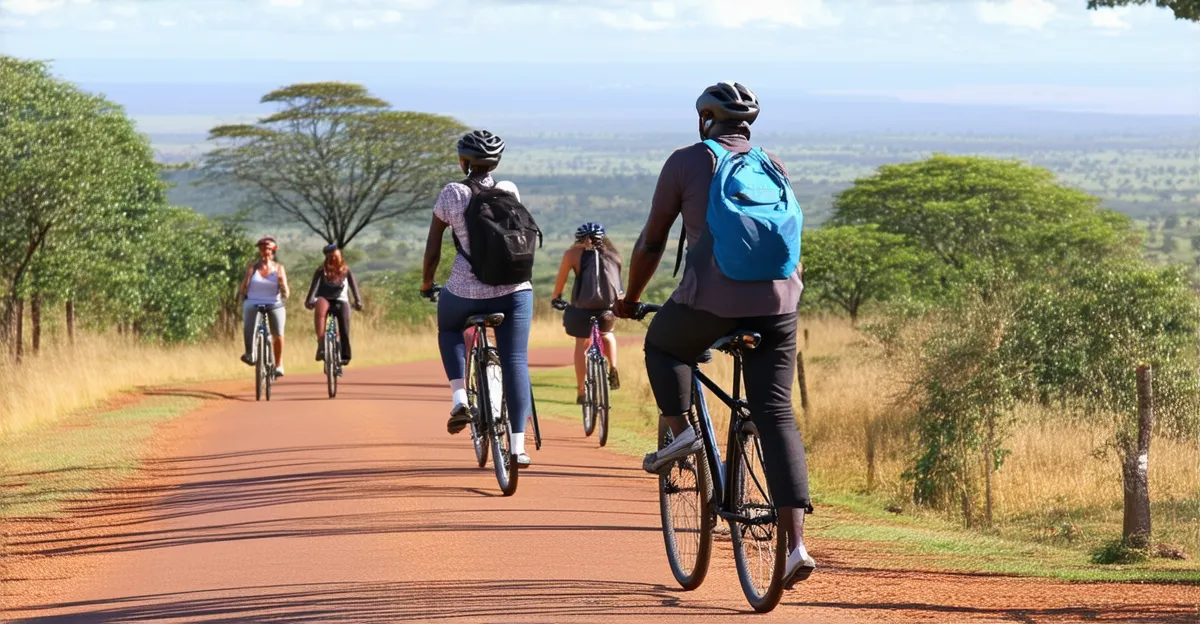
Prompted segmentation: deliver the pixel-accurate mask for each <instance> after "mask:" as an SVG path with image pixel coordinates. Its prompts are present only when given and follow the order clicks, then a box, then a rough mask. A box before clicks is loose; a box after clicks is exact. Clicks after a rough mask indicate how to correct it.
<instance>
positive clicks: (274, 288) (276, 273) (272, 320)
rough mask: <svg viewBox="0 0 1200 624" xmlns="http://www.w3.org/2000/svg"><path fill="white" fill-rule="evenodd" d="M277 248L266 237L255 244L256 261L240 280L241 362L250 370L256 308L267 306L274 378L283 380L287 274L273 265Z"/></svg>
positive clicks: (273, 240) (272, 240)
mask: <svg viewBox="0 0 1200 624" xmlns="http://www.w3.org/2000/svg"><path fill="white" fill-rule="evenodd" d="M278 250H279V245H278V244H277V243H276V242H275V239H274V238H272V237H270V236H268V237H265V238H263V239H261V240H259V241H258V259H257V260H255V261H254V262H252V263H251V264H250V266H249V267H247V268H246V277H245V279H243V280H242V286H241V297H242V299H243V302H242V337H243V338H244V340H245V343H246V352H245V353H244V354H242V361H243V362H245V363H246V364H249V365H250V366H254V356H253V355H251V353H250V351H251V349H253V348H254V330H255V325H254V319H255V316H257V314H258V311H257V309H256V308H257V307H258V306H267V322H268V323H269V325H270V328H271V335H272V337H274V339H275V345H274V348H275V376H276V377H283V330H284V327H285V326H286V324H287V310H286V309H285V308H284V307H283V300H284V299H287V298H288V295H289V294H290V292H291V291H290V290H289V289H288V281H287V271H286V270H284V268H283V265H282V264H279V263H278V262H276V261H275V252H276V251H278Z"/></svg>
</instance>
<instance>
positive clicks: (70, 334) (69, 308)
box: [67, 299, 75, 344]
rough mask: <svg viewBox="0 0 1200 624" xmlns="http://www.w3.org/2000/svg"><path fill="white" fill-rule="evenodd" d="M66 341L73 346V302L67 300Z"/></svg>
mask: <svg viewBox="0 0 1200 624" xmlns="http://www.w3.org/2000/svg"><path fill="white" fill-rule="evenodd" d="M67 341H68V342H70V343H71V344H75V302H74V301H72V300H70V299H67Z"/></svg>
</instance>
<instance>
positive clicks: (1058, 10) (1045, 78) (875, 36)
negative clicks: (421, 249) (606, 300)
mask: <svg viewBox="0 0 1200 624" xmlns="http://www.w3.org/2000/svg"><path fill="white" fill-rule="evenodd" d="M1085 5H1086V0H941V1H939V0H928V1H912V0H674V1H666V0H664V1H644V0H643V1H635V0H558V1H553V0H140V1H139V0H0V53H6V54H12V55H16V56H21V57H32V58H43V59H55V60H56V61H57V64H56V67H57V69H58V71H59V72H60V73H61V74H62V75H64V77H66V78H68V79H72V80H77V81H81V82H91V83H120V82H175V83H178V82H205V81H209V82H218V81H225V82H237V81H243V82H258V81H269V80H271V79H272V78H274V77H275V76H277V75H281V74H280V72H282V73H286V70H284V69H281V68H287V67H293V68H294V67H306V66H307V67H312V66H314V65H315V64H318V62H324V63H327V64H330V63H331V64H334V65H341V66H345V67H352V66H355V65H356V64H363V65H362V66H364V67H366V66H369V65H366V64H365V62H368V61H370V62H373V63H376V64H382V65H380V70H379V71H380V73H381V74H382V73H386V71H387V70H386V69H385V67H386V63H389V62H416V63H427V62H432V61H438V62H460V63H476V64H499V63H509V64H513V63H516V64H528V63H568V64H589V65H593V66H595V65H599V66H608V67H620V68H622V69H621V70H620V71H617V72H609V74H610V75H609V78H611V79H613V80H617V81H620V82H624V83H628V84H630V85H638V84H643V83H647V82H650V81H654V80H656V79H657V77H659V76H662V73H663V67H665V66H667V67H669V66H670V65H672V64H690V65H697V64H701V63H707V62H710V61H715V60H722V61H738V60H739V59H745V62H748V63H755V62H757V60H758V59H763V60H770V61H774V62H778V63H782V64H784V66H787V64H795V67H796V68H797V71H796V75H793V76H789V77H788V80H789V81H790V82H791V83H793V84H798V85H804V84H806V75H805V71H807V70H806V69H805V68H812V67H817V68H820V67H821V66H822V65H825V64H828V65H829V66H830V67H835V66H836V67H846V68H848V69H847V70H846V71H845V72H844V73H845V75H848V76H852V77H853V78H852V79H846V80H831V79H828V76H826V77H825V78H821V79H814V80H813V81H812V82H811V84H810V85H809V86H810V87H811V88H810V90H811V91H812V92H814V93H838V94H858V95H883V96H889V97H894V98H899V99H902V100H905V101H911V102H939V103H966V104H970V103H994V104H1013V105H1034V106H1039V105H1040V106H1048V107H1051V108H1060V109H1072V108H1079V107H1084V108H1086V107H1087V106H1091V107H1092V108H1096V107H1099V108H1100V109H1103V110H1108V111H1111V112H1129V113H1142V114H1180V113H1183V114H1200V95H1197V94H1198V93H1200V78H1198V76H1200V69H1197V68H1198V67H1200V27H1198V26H1197V25H1195V24H1191V23H1188V22H1182V21H1176V20H1175V19H1174V18H1173V16H1172V15H1171V13H1170V12H1169V11H1167V10H1163V9H1157V8H1154V7H1134V8H1126V9H1115V10H1104V11H1099V12H1096V11H1086V10H1085V9H1084V7H1085ZM731 43H736V44H738V46H739V47H738V48H737V49H736V51H735V49H734V48H733V47H731V46H729V45H726V44H731ZM896 63H902V64H904V65H903V66H904V68H905V70H904V73H902V74H901V75H897V74H896V72H890V71H887V70H886V67H888V66H890V65H892V64H896ZM880 68H884V69H882V70H881V69H880ZM568 71H569V70H568ZM614 73H615V74H616V75H615V76H612V75H611V74H614ZM815 73H820V72H815ZM825 73H826V74H828V73H829V72H825ZM297 75H299V76H300V77H301V78H303V77H304V75H305V74H304V72H303V71H299V72H298V73H297ZM444 76H445V78H444V79H445V80H446V81H447V82H449V83H453V82H454V81H457V80H459V77H458V76H457V75H456V74H454V73H445V74H444ZM390 78H391V79H392V80H403V79H402V78H400V77H396V76H391V77H390ZM1097 102H1099V103H1100V104H1097Z"/></svg>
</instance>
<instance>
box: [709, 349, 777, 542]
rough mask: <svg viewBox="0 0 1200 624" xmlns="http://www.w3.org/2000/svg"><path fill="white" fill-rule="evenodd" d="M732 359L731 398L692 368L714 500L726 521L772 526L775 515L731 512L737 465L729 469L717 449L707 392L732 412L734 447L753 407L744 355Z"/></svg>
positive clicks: (731, 426)
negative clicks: (745, 394) (745, 389)
mask: <svg viewBox="0 0 1200 624" xmlns="http://www.w3.org/2000/svg"><path fill="white" fill-rule="evenodd" d="M732 357H733V396H730V395H729V394H728V393H727V392H725V391H724V390H723V389H721V387H720V386H719V385H717V383H716V382H714V381H713V380H711V379H709V378H708V376H707V375H705V374H704V373H702V372H700V367H699V365H693V366H692V390H693V391H694V393H695V397H696V399H697V401H696V402H698V403H699V405H698V406H696V412H697V416H696V417H695V418H696V420H697V422H698V424H699V425H700V435H701V436H703V438H704V453H705V459H706V460H707V461H708V467H709V474H711V475H714V478H713V479H712V485H713V501H714V503H715V504H716V512H717V515H718V516H720V517H721V518H722V519H724V520H733V521H735V522H739V523H741V524H768V523H772V522H774V521H775V518H774V517H773V516H774V514H772V516H768V517H763V518H749V517H746V516H743V515H740V514H736V513H734V512H731V511H728V510H729V509H732V508H733V507H734V505H733V501H732V500H730V497H731V496H732V490H731V489H730V488H729V482H728V475H729V473H730V471H732V469H733V466H727V465H726V464H725V462H723V461H722V460H721V451H720V447H718V446H717V439H716V432H715V431H714V430H713V424H712V418H711V417H710V415H709V412H708V403H707V401H706V400H705V396H704V389H705V388H708V390H709V391H711V392H712V393H713V395H714V396H716V397H717V399H719V400H720V401H721V402H722V403H724V404H725V405H726V406H728V407H729V409H730V411H731V413H730V418H729V439H728V443H727V447H732V445H733V444H735V443H736V441H737V435H738V433H739V432H740V431H741V428H742V427H743V426H745V424H746V423H749V422H750V412H749V406H748V405H747V403H746V401H745V399H743V398H741V388H742V356H741V354H733V356H732ZM772 504H773V503H772ZM776 513H777V512H776Z"/></svg>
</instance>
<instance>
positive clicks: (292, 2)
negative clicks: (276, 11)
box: [267, 0, 304, 9]
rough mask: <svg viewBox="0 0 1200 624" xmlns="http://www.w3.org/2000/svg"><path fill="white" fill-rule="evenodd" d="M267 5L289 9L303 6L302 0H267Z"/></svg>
mask: <svg viewBox="0 0 1200 624" xmlns="http://www.w3.org/2000/svg"><path fill="white" fill-rule="evenodd" d="M267 5H268V6H273V7H283V8H289V9H290V8H296V7H302V6H304V0H267Z"/></svg>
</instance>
